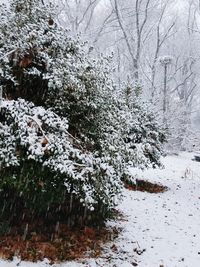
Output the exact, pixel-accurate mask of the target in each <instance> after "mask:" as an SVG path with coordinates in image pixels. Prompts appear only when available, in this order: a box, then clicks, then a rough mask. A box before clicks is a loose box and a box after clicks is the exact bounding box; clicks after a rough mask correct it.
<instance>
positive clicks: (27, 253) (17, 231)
mask: <svg viewBox="0 0 200 267" xmlns="http://www.w3.org/2000/svg"><path fill="white" fill-rule="evenodd" d="M118 234H119V230H118V229H116V228H112V229H110V228H109V229H107V228H105V227H104V228H103V227H102V228H97V227H82V228H69V227H67V225H65V224H59V223H57V225H48V226H45V225H43V223H42V222H38V223H37V224H36V223H32V224H24V225H23V224H22V225H20V226H13V227H11V228H10V230H9V234H5V235H2V236H0V257H1V258H3V259H6V260H12V259H13V257H14V256H17V257H19V258H21V260H26V261H32V262H35V261H42V260H43V259H44V258H47V259H49V260H50V262H51V263H55V262H61V261H67V260H74V259H80V258H88V257H94V258H95V257H99V256H100V254H101V252H102V247H103V245H104V244H105V242H108V241H111V240H113V239H114V238H116V237H117V236H118Z"/></svg>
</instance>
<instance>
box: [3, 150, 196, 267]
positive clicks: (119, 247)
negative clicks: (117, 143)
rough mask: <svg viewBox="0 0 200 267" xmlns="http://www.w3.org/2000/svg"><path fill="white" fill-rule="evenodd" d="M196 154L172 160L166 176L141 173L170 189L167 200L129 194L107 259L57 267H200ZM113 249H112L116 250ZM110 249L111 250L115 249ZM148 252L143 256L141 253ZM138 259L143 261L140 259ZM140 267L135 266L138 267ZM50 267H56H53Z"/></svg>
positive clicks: (160, 196) (25, 266) (168, 161)
mask: <svg viewBox="0 0 200 267" xmlns="http://www.w3.org/2000/svg"><path fill="white" fill-rule="evenodd" d="M192 157H193V154H189V153H183V154H181V155H180V156H168V157H166V158H164V159H163V163H164V165H165V169H164V170H148V171H145V172H141V173H140V172H138V170H133V172H137V175H139V177H142V178H145V179H147V180H149V181H155V182H160V183H162V184H163V185H166V186H168V187H169V190H168V191H167V192H165V193H163V194H148V193H142V192H131V191H128V190H125V192H124V193H125V198H124V201H123V203H122V204H121V205H120V206H119V209H120V211H122V212H123V214H124V220H120V221H118V222H116V223H114V222H110V224H111V225H113V224H114V225H117V226H119V227H122V228H123V230H122V233H121V234H120V236H119V238H118V239H117V240H114V241H113V242H111V243H110V244H107V245H106V248H105V252H104V254H103V255H104V256H102V257H101V258H100V259H96V260H94V259H91V260H89V261H85V262H84V261H82V262H81V261H80V262H68V263H65V264H62V265H53V266H54V267H58V266H59V267H61V266H62V267H86V266H87V267H131V266H138V267H145V266H148V267H161V266H162V267H176V266H177V267H178V266H180V267H199V266H200V163H198V162H194V161H192V160H191V158H192ZM113 244H114V246H113ZM111 247H112V248H113V249H111ZM144 249H145V251H143V250H144ZM139 254H140V255H139ZM136 264H137V265H136ZM13 266H21V267H22V266H23V267H44V266H49V264H48V261H47V262H42V263H37V264H32V263H27V262H21V263H20V262H19V260H17V259H16V260H14V261H13V262H5V261H0V267H13ZM51 266H52V265H51Z"/></svg>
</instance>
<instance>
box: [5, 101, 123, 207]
mask: <svg viewBox="0 0 200 267" xmlns="http://www.w3.org/2000/svg"><path fill="white" fill-rule="evenodd" d="M0 147H1V151H0V163H1V172H0V189H5V188H11V189H12V190H14V191H15V192H16V193H17V194H18V195H19V196H20V197H22V198H23V199H24V200H26V205H27V206H28V207H29V208H37V210H38V211H40V210H41V211H44V210H45V209H47V208H48V206H50V205H51V204H56V203H57V204H58V205H59V204H60V203H66V200H68V197H69V196H70V198H73V199H74V200H76V201H77V200H78V201H80V202H81V204H82V205H83V206H85V207H87V209H89V210H91V211H93V210H94V209H95V208H97V207H98V208H99V207H101V208H103V207H104V208H105V207H109V208H111V207H113V205H114V204H115V195H116V194H117V193H119V192H120V181H119V178H118V177H116V172H115V170H114V169H113V167H112V166H109V165H108V164H106V163H103V162H102V160H101V159H100V158H98V157H94V156H93V154H92V153H90V152H86V151H84V149H83V148H82V147H81V145H80V144H79V141H78V140H76V139H75V138H74V137H73V136H72V135H71V134H70V133H69V132H68V121H67V119H66V118H64V117H59V116H58V115H56V114H55V113H54V112H52V111H50V110H45V109H44V108H43V107H36V106H34V104H33V103H31V102H27V101H25V100H23V99H18V100H17V101H14V100H13V101H3V106H2V107H1V122H0ZM70 205H72V204H70Z"/></svg>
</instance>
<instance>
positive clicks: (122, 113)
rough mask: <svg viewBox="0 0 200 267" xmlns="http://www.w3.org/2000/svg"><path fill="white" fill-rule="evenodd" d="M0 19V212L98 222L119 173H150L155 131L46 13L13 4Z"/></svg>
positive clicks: (157, 150)
mask: <svg viewBox="0 0 200 267" xmlns="http://www.w3.org/2000/svg"><path fill="white" fill-rule="evenodd" d="M5 10H6V12H5ZM0 18H1V20H0V37H1V38H0V79H1V84H2V87H3V92H4V101H3V106H2V107H1V112H0V148H1V151H0V164H1V165H0V189H1V193H0V194H1V196H2V198H3V199H4V201H3V202H2V203H3V205H4V206H6V205H7V206H9V207H12V208H13V203H14V202H15V200H16V198H19V199H20V201H21V202H23V203H24V204H23V205H25V207H26V208H29V209H31V210H34V211H35V212H36V213H40V212H44V211H46V210H48V209H50V208H52V207H54V206H56V207H61V206H62V208H63V207H64V210H65V212H66V215H70V214H71V213H76V214H78V215H79V216H82V217H86V211H88V212H89V214H91V213H93V214H95V212H96V213H98V215H99V216H101V217H102V216H103V217H105V216H106V215H107V211H109V210H110V209H111V208H112V207H113V206H114V205H115V204H116V196H119V195H120V192H121V188H122V183H121V179H122V178H123V177H124V176H126V175H127V169H128V167H129V166H138V167H149V166H153V167H155V166H156V165H160V162H159V158H160V155H161V152H162V149H161V147H162V143H163V142H164V139H165V137H164V133H163V131H162V129H160V128H159V126H158V123H157V122H156V119H155V116H154V115H153V114H152V113H150V112H149V111H148V108H146V107H144V105H143V103H142V102H141V100H140V99H139V98H138V97H136V96H135V95H134V94H133V95H127V93H126V92H122V93H121V92H117V90H116V88H115V86H114V85H113V82H112V80H111V78H110V69H109V67H108V65H109V64H108V63H109V58H100V59H98V60H94V59H92V58H91V57H90V56H89V54H88V53H87V50H86V49H87V46H84V44H83V43H82V42H81V41H80V40H79V39H78V38H77V39H76V40H74V39H72V38H71V37H70V35H69V33H68V32H67V31H66V30H64V29H63V28H61V27H60V26H59V25H58V24H57V23H56V21H55V19H54V11H53V7H51V6H44V5H43V4H42V2H41V1H39V0H34V1H26V3H24V1H21V0H13V1H12V3H11V6H10V7H6V6H4V5H2V6H1V7H0ZM8 192H10V194H11V195H12V196H13V198H12V201H11V200H8V198H7V197H6V196H7V195H8ZM12 208H11V210H12ZM16 208H17V207H16ZM60 209H61V208H60ZM4 210H5V209H4ZM90 216H91V215H90Z"/></svg>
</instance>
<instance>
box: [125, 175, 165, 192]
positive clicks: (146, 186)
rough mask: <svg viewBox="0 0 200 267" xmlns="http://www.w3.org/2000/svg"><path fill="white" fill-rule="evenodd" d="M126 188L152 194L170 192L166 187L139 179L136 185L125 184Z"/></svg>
mask: <svg viewBox="0 0 200 267" xmlns="http://www.w3.org/2000/svg"><path fill="white" fill-rule="evenodd" d="M124 186H125V188H126V189H129V190H132V191H141V192H148V193H151V194H158V193H164V192H165V191H167V190H168V188H167V187H166V186H163V185H161V184H156V183H151V182H148V181H145V180H139V179H137V180H136V182H135V183H129V182H124Z"/></svg>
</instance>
